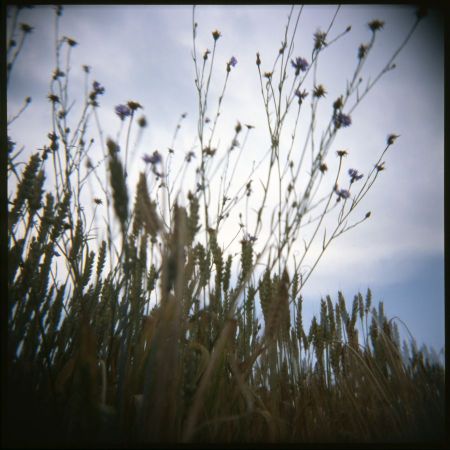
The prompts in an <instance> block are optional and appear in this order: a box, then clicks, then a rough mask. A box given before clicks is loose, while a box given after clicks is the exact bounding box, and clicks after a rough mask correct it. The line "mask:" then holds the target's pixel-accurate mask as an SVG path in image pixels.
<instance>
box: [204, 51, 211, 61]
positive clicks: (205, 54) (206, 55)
mask: <svg viewBox="0 0 450 450" xmlns="http://www.w3.org/2000/svg"><path fill="white" fill-rule="evenodd" d="M210 53H211V52H210V51H209V49H206V50H205V53H203V59H204V60H205V61H206V60H207V59H208V55H209V54H210Z"/></svg>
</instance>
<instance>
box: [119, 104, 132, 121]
mask: <svg viewBox="0 0 450 450" xmlns="http://www.w3.org/2000/svg"><path fill="white" fill-rule="evenodd" d="M115 111H116V114H117V115H118V116H119V117H120V120H124V119H125V117H128V116H130V115H131V110H130V108H129V107H128V106H127V105H117V106H116V109H115Z"/></svg>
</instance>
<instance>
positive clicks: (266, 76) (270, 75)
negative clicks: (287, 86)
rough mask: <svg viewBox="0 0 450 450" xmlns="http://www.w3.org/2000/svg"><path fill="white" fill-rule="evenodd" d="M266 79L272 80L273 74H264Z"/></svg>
mask: <svg viewBox="0 0 450 450" xmlns="http://www.w3.org/2000/svg"><path fill="white" fill-rule="evenodd" d="M264 77H265V78H267V79H269V80H270V79H271V78H272V72H264Z"/></svg>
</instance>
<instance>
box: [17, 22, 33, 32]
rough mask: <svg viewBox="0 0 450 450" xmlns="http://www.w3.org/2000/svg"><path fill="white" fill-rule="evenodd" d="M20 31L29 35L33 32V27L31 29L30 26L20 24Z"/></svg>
mask: <svg viewBox="0 0 450 450" xmlns="http://www.w3.org/2000/svg"><path fill="white" fill-rule="evenodd" d="M20 29H21V30H22V31H23V32H24V33H25V34H28V33H31V32H32V31H33V29H34V28H33V27H31V26H30V25H28V24H27V23H21V24H20Z"/></svg>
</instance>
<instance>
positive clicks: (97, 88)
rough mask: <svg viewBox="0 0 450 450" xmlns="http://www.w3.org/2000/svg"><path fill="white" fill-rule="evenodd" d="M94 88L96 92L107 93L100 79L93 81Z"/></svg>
mask: <svg viewBox="0 0 450 450" xmlns="http://www.w3.org/2000/svg"><path fill="white" fill-rule="evenodd" d="M92 89H94V92H95V93H96V94H98V95H102V94H104V93H105V88H104V87H103V86H102V85H101V84H100V83H99V82H98V81H94V82H93V83H92Z"/></svg>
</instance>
